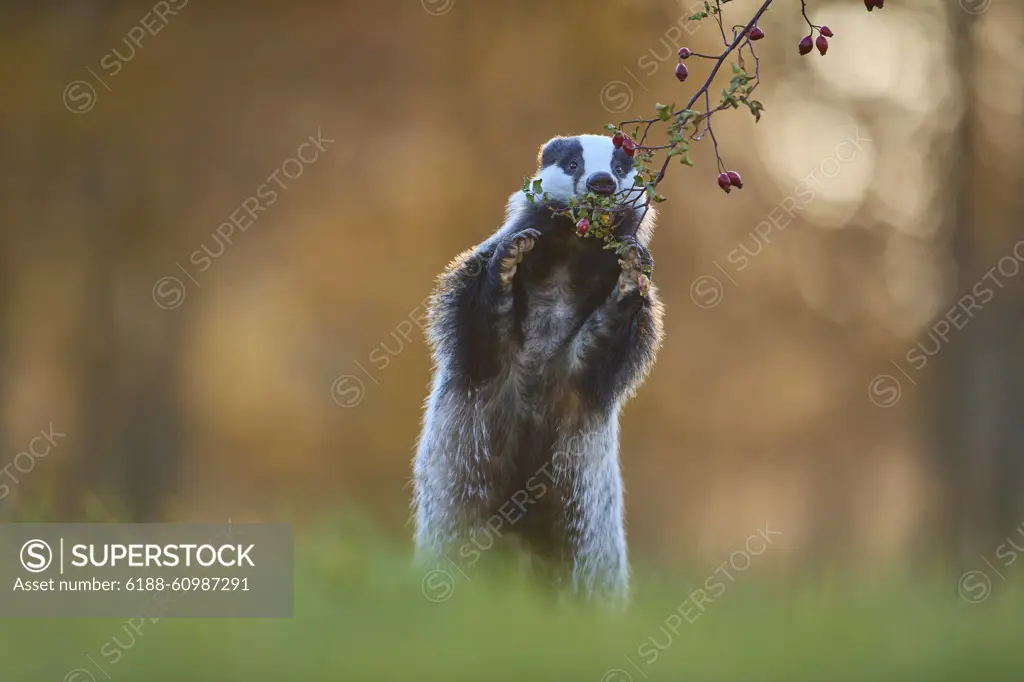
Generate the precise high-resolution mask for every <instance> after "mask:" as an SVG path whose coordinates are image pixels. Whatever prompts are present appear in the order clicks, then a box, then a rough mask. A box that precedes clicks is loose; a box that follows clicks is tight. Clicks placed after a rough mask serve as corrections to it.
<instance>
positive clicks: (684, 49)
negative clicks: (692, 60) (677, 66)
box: [679, 47, 693, 59]
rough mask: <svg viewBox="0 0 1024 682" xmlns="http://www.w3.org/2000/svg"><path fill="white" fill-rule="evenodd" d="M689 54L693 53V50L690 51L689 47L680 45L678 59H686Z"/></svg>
mask: <svg viewBox="0 0 1024 682" xmlns="http://www.w3.org/2000/svg"><path fill="white" fill-rule="evenodd" d="M691 54H693V52H691V51H690V48H688V47H681V48H679V58H680V59H686V58H687V57H689V56H690V55H691Z"/></svg>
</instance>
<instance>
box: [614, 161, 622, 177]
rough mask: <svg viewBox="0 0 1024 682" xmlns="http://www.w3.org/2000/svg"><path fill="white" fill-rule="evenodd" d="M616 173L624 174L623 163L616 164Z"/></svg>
mask: <svg viewBox="0 0 1024 682" xmlns="http://www.w3.org/2000/svg"><path fill="white" fill-rule="evenodd" d="M615 174H616V175H622V164H621V163H619V164H616V165H615Z"/></svg>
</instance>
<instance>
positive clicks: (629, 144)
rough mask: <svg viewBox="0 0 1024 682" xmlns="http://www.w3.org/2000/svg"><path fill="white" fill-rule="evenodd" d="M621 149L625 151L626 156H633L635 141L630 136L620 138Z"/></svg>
mask: <svg viewBox="0 0 1024 682" xmlns="http://www.w3.org/2000/svg"><path fill="white" fill-rule="evenodd" d="M622 151H624V152H626V156H633V155H634V154H636V142H633V140H631V139H630V138H628V137H627V138H625V139H624V140H622Z"/></svg>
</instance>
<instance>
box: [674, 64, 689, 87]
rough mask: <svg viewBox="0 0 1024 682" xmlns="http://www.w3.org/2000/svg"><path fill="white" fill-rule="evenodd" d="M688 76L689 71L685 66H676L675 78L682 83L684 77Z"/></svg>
mask: <svg viewBox="0 0 1024 682" xmlns="http://www.w3.org/2000/svg"><path fill="white" fill-rule="evenodd" d="M689 75H690V71H689V69H687V68H686V64H676V78H678V79H679V82H680V83H682V82H683V81H685V80H686V77H687V76H689Z"/></svg>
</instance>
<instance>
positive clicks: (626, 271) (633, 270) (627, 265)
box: [615, 237, 654, 298]
mask: <svg viewBox="0 0 1024 682" xmlns="http://www.w3.org/2000/svg"><path fill="white" fill-rule="evenodd" d="M615 253H616V254H617V255H618V256H619V265H620V266H621V267H622V274H620V275H619V282H618V292H619V298H624V297H625V296H627V295H629V294H630V293H632V292H633V291H639V292H640V295H641V296H647V294H648V292H649V291H650V290H651V275H652V274H654V260H653V259H652V258H651V254H650V252H649V251H648V250H647V249H646V248H644V247H643V245H642V244H640V242H638V241H637V240H636V238H635V237H629V238H627V239H626V240H624V241H623V243H622V246H620V247H619V248H618V249H616V250H615Z"/></svg>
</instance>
